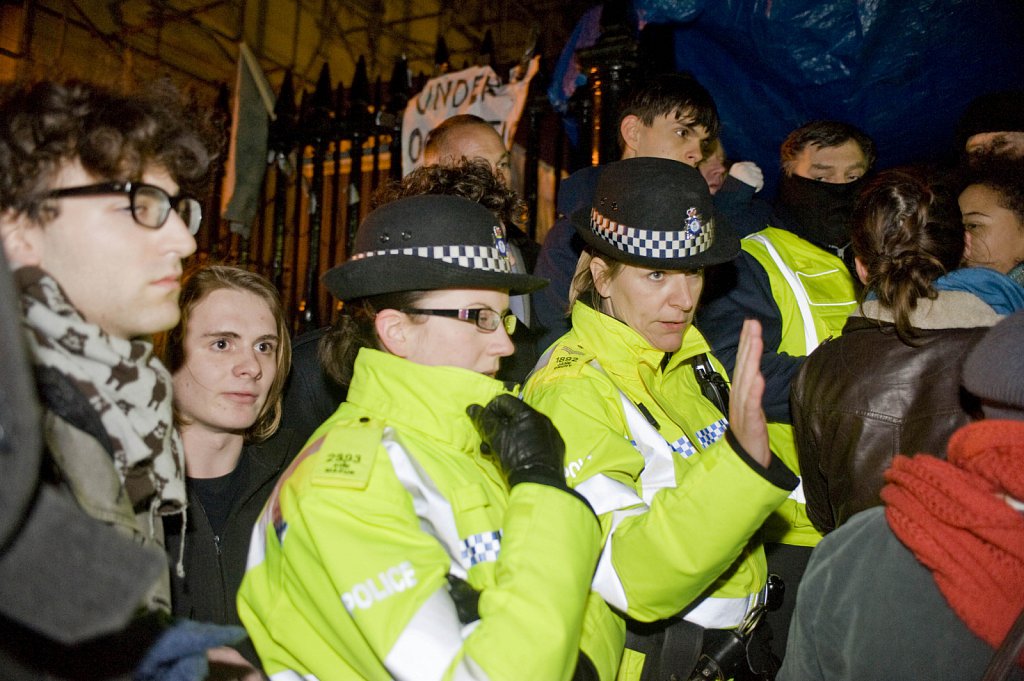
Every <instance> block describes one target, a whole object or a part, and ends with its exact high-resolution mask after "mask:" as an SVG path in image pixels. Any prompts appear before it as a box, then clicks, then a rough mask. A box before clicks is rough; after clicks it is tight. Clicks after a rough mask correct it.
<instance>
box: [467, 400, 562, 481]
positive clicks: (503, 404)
mask: <svg viewBox="0 0 1024 681" xmlns="http://www.w3.org/2000/svg"><path fill="white" fill-rule="evenodd" d="M466 413H467V414H469V418H470V419H472V421H473V426H474V427H475V428H476V430H477V432H478V433H480V438H481V439H482V440H483V446H486V448H487V449H490V450H492V451H494V452H495V453H496V454H497V455H498V461H499V464H500V466H501V469H502V471H503V472H504V473H505V477H506V478H507V479H508V482H509V486H514V485H516V484H517V483H519V482H523V481H524V480H525V479H529V480H530V481H531V482H540V483H541V484H547V485H552V486H554V487H559V488H563V489H564V488H565V487H566V484H565V469H564V457H565V443H564V442H563V441H562V436H561V435H559V434H558V430H557V429H556V428H555V425H554V424H553V423H551V419H549V418H548V417H547V416H545V415H544V414H541V413H540V412H539V411H537V410H536V409H534V408H533V407H531V406H530V405H528V404H526V403H525V402H523V401H522V400H518V399H516V398H515V397H513V396H512V395H508V394H504V395H498V396H497V397H495V398H494V399H493V400H491V401H490V402H489V403H488V404H487V406H486V407H481V406H480V405H479V404H471V405H469V407H468V408H467V409H466ZM483 446H482V448H483Z"/></svg>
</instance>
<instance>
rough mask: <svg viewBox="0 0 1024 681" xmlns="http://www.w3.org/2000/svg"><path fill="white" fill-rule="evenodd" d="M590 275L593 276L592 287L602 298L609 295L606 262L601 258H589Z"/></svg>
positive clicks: (609, 288)
mask: <svg viewBox="0 0 1024 681" xmlns="http://www.w3.org/2000/svg"><path fill="white" fill-rule="evenodd" d="M590 276H591V277H593V278H594V288H595V289H597V293H598V295H600V296H601V297H602V298H609V297H611V283H612V282H611V277H610V276H609V267H608V263H606V262H605V261H604V259H603V258H597V257H595V258H591V260H590Z"/></svg>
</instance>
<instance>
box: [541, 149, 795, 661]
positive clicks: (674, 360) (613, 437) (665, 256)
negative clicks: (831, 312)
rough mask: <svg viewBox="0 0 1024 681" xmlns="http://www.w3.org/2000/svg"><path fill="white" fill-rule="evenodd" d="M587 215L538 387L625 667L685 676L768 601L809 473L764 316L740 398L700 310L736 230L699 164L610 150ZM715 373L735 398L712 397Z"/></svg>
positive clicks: (750, 332) (740, 365) (745, 365)
mask: <svg viewBox="0 0 1024 681" xmlns="http://www.w3.org/2000/svg"><path fill="white" fill-rule="evenodd" d="M574 223H575V226H576V229H577V232H578V233H579V234H580V236H581V237H582V238H583V239H584V241H585V242H586V243H587V249H586V251H585V252H584V254H583V256H582V257H581V259H580V262H579V265H578V267H577V270H576V272H577V274H576V279H575V280H574V284H573V295H574V297H575V300H574V303H573V306H572V330H571V331H570V332H569V333H567V334H566V335H564V336H563V337H562V338H561V339H560V340H559V341H557V342H556V343H555V344H554V345H553V346H552V348H551V349H550V350H549V351H548V353H546V355H545V356H544V357H542V359H541V362H540V363H539V365H538V367H539V368H538V369H537V370H536V371H535V372H534V374H533V375H532V376H531V377H530V379H529V380H528V381H527V384H526V389H525V393H524V397H525V399H526V401H527V402H528V403H530V404H531V405H533V406H535V407H537V408H538V409H540V410H541V411H543V412H544V413H546V414H548V415H549V416H550V417H551V419H552V420H553V421H554V422H555V425H556V426H557V427H558V429H559V431H560V432H561V433H562V435H563V437H564V438H565V441H566V472H567V479H568V481H569V484H570V485H571V486H572V487H573V488H575V489H576V491H578V492H580V493H581V494H582V495H583V496H585V497H586V498H587V500H588V501H590V503H591V505H592V506H593V507H594V510H595V511H596V512H597V513H598V515H599V516H600V518H601V522H602V526H603V527H604V531H605V535H606V537H605V546H604V551H603V552H602V554H601V559H600V562H599V563H598V568H597V573H596V575H595V579H594V587H595V589H597V590H598V591H599V592H600V593H601V595H602V596H604V598H605V600H607V602H608V603H609V604H611V605H612V606H613V607H614V608H615V609H616V610H617V611H618V612H620V613H622V614H623V615H624V617H625V619H626V620H627V622H628V633H627V639H626V641H627V650H626V653H625V656H624V658H623V666H622V669H621V671H620V676H619V678H620V679H626V680H632V679H641V678H642V679H644V680H645V681H646V680H647V679H669V678H682V679H685V678H688V676H689V672H690V670H691V669H692V668H693V666H694V664H695V663H696V661H697V655H698V653H699V652H700V649H701V642H702V639H710V638H712V637H713V633H714V632H712V633H708V632H707V631H705V630H721V629H735V628H736V627H738V626H739V625H740V624H741V623H743V622H744V620H745V618H746V617H747V616H748V614H749V613H751V612H752V611H754V610H755V609H756V608H757V607H758V606H759V605H761V604H762V603H763V600H764V592H765V586H766V578H767V571H766V567H765V558H764V553H763V550H762V548H761V545H760V541H759V539H758V537H757V536H756V534H757V532H758V529H759V528H760V527H761V525H762V523H763V522H764V520H765V518H766V517H767V516H768V515H769V514H770V513H771V512H772V511H773V510H774V509H775V508H776V507H777V506H778V505H779V504H780V503H782V501H783V500H785V499H786V497H787V496H788V495H789V493H790V491H791V490H792V489H793V488H795V487H796V484H797V479H796V477H795V476H794V475H793V473H792V472H790V471H789V470H788V469H787V468H786V466H785V465H784V464H782V463H781V462H779V461H778V460H777V459H775V458H774V457H773V456H772V454H771V452H770V450H769V447H768V435H767V430H766V424H765V419H764V415H763V413H762V411H761V397H762V394H761V393H762V390H763V387H764V382H763V380H762V379H761V376H760V374H759V371H758V360H759V357H760V352H761V342H760V331H759V328H758V326H757V323H756V322H751V323H750V324H749V325H748V328H747V329H745V332H744V336H743V343H742V347H741V350H740V355H739V358H738V361H737V371H736V375H735V376H734V381H733V385H732V395H731V399H730V400H729V404H728V406H727V407H726V406H725V404H724V400H723V399H721V398H722V397H724V395H722V393H724V392H725V388H726V386H725V380H724V378H722V376H721V372H722V368H721V365H720V364H719V363H718V362H717V360H715V359H714V358H713V357H711V356H710V348H709V347H708V344H707V342H706V341H705V340H704V338H703V337H702V336H701V334H700V333H699V332H698V331H697V329H696V328H694V327H693V326H692V325H691V320H692V318H693V314H694V311H695V308H696V306H697V300H698V298H699V296H700V292H701V288H702V286H703V268H704V267H706V266H709V265H712V264H715V263H719V262H723V261H726V260H728V259H730V258H733V257H734V256H735V255H736V252H737V250H738V246H739V245H738V242H737V238H736V237H735V235H733V234H732V233H731V232H730V231H729V230H728V229H725V228H724V227H723V226H722V225H719V224H716V223H715V219H714V215H713V210H712V206H711V199H710V194H709V192H708V187H707V184H706V183H705V182H704V180H703V178H702V177H701V175H700V173H699V172H698V171H697V170H695V169H693V168H690V167H689V166H686V165H684V164H682V163H678V162H676V161H670V160H666V159H658V158H635V159H628V160H623V161H619V162H617V163H613V164H611V165H609V166H607V167H606V169H605V171H604V172H603V173H602V175H601V177H600V179H599V182H598V187H597V192H596V194H595V198H594V201H593V204H592V207H591V208H590V209H589V210H586V211H581V212H579V213H577V215H575V216H574ZM698 374H700V376H698ZM716 379H717V382H716ZM713 388H716V389H717V390H718V392H719V394H720V396H719V397H715V399H709V397H705V394H704V392H703V391H704V390H709V391H710V390H711V389H713ZM709 395H710V392H709ZM725 412H728V414H726V413H725Z"/></svg>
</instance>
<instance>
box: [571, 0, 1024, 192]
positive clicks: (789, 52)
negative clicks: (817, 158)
mask: <svg viewBox="0 0 1024 681" xmlns="http://www.w3.org/2000/svg"><path fill="white" fill-rule="evenodd" d="M634 8H635V12H636V17H637V23H638V25H639V26H643V25H645V24H646V23H659V24H671V25H673V26H675V31H674V43H675V44H674V48H675V56H676V64H675V66H676V68H677V69H678V70H685V71H690V72H691V73H693V74H694V75H695V76H696V77H697V79H698V80H700V81H701V82H702V83H703V84H704V85H705V86H707V87H708V89H709V90H710V91H711V93H712V95H713V96H714V98H715V102H716V103H717V104H718V109H719V113H720V115H721V118H722V122H723V131H722V141H723V143H724V145H725V147H726V150H727V151H728V153H729V157H730V158H732V159H735V160H752V161H755V162H756V163H758V165H760V166H761V168H762V169H764V171H765V176H766V180H767V191H766V193H767V194H769V195H770V194H771V192H772V191H773V189H774V186H775V183H776V181H777V177H778V170H779V168H778V165H779V154H778V149H779V144H780V143H781V142H782V140H783V139H784V138H785V136H786V135H787V134H788V133H789V132H790V131H791V130H793V129H794V128H796V127H798V126H799V125H802V124H803V123H805V122H807V121H810V120H813V119H816V118H832V119H838V120H844V121H847V122H849V123H853V124H854V125H856V126H858V127H860V128H862V129H863V130H864V131H865V132H867V133H868V134H870V135H871V136H872V137H873V138H874V140H875V142H876V145H877V150H878V162H877V165H876V167H877V168H886V167H892V166H896V165H902V164H907V163H915V162H921V161H933V160H940V159H942V158H948V157H951V156H953V155H954V153H955V152H954V146H955V145H954V129H955V125H956V121H957V119H958V118H959V116H960V115H961V114H962V113H963V110H964V108H965V107H966V106H967V104H968V103H969V102H970V100H971V99H973V98H974V97H976V96H977V95H979V94H983V93H985V92H991V91H995V90H1005V89H1020V88H1024V2H1021V1H1020V0H960V1H954V0H867V1H862V2H855V1H853V0H845V1H842V2H829V1H819V0H706V1H701V0H635V2H634ZM588 20H589V21H591V22H593V21H594V17H592V16H590V15H589V14H588V15H587V16H586V17H584V20H583V22H586V21H588ZM583 22H581V23H583ZM582 33H586V32H585V31H582ZM578 46H582V44H580V45H575V46H574V45H571V44H570V45H569V46H567V50H571V49H573V48H574V47H578ZM560 66H561V64H560ZM556 79H560V80H556V81H555V83H553V88H552V90H554V89H555V87H558V86H559V85H563V84H565V83H567V78H566V77H565V73H564V72H560V73H556ZM569 80H571V79H569ZM575 83H577V84H578V83H579V81H578V80H576V81H575ZM566 92H568V89H567V88H564V87H563V90H562V92H561V94H564V93H566ZM559 94H560V93H556V92H552V100H553V101H554V102H555V105H556V106H558V103H559ZM1021 106H1022V107H1024V102H1022V103H1021Z"/></svg>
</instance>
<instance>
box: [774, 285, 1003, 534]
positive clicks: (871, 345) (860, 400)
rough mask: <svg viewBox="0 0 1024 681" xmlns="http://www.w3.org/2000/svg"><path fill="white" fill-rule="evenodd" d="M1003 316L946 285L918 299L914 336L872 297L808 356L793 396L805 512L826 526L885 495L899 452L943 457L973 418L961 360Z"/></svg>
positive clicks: (822, 527)
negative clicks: (905, 334) (886, 477)
mask: <svg viewBox="0 0 1024 681" xmlns="http://www.w3.org/2000/svg"><path fill="white" fill-rule="evenodd" d="M998 320H999V315H997V314H996V313H995V312H994V311H993V310H992V308H990V307H989V306H988V305H986V304H985V303H984V302H982V301H981V300H980V299H979V298H977V297H975V296H974V295H972V294H970V293H966V292H958V291H942V292H940V293H939V296H938V298H937V299H935V300H928V299H925V298H922V299H920V300H919V301H918V307H917V309H916V310H915V312H914V313H913V314H912V315H911V325H912V326H913V327H914V329H915V330H916V335H915V336H914V338H913V339H912V341H911V342H913V343H914V345H908V344H906V343H904V342H903V341H901V340H900V338H899V337H898V336H897V334H896V329H895V326H894V325H893V323H892V316H891V315H890V313H889V312H888V310H886V309H885V308H883V307H882V306H881V305H880V304H879V303H878V302H877V301H868V302H866V303H864V304H863V305H862V306H861V307H860V308H859V309H858V310H857V312H855V313H854V314H853V315H852V316H851V317H850V319H849V320H848V321H847V322H846V325H845V326H844V328H843V334H842V336H840V337H839V338H836V339H832V340H829V341H826V342H825V343H823V344H822V345H821V346H820V347H819V348H818V349H817V350H815V351H814V352H813V353H812V354H811V355H809V356H808V358H807V361H806V362H804V365H803V367H802V368H801V370H800V373H799V374H798V376H797V379H796V381H795V382H794V384H793V391H792V394H791V405H792V413H793V429H794V436H795V439H796V445H797V450H798V457H799V462H800V470H801V472H802V473H803V485H804V493H805V495H806V498H807V515H808V517H809V518H810V520H811V522H812V523H813V524H814V526H815V527H816V528H817V529H818V530H819V531H820V532H822V533H823V534H824V533H827V532H829V531H831V530H834V529H835V528H836V527H838V526H839V525H841V524H842V523H843V522H845V521H846V520H848V519H849V518H850V516H852V515H853V514H855V513H857V512H859V511H863V510H864V509H867V508H870V507H872V506H877V505H879V504H881V500H880V499H879V496H878V495H879V491H880V490H881V488H882V484H883V473H884V472H885V469H887V468H888V467H889V464H890V462H891V461H892V457H893V456H894V455H895V454H901V453H902V454H914V453H919V452H927V453H930V454H934V455H936V456H941V457H944V456H945V449H946V441H947V440H948V439H949V436H950V435H952V434H953V432H954V431H955V430H956V429H957V428H959V427H960V426H962V425H964V424H966V423H967V422H968V421H969V420H970V417H969V415H968V411H969V410H970V409H971V405H970V404H969V403H968V402H967V399H968V398H967V396H966V394H964V393H962V391H961V389H960V368H961V366H962V364H963V360H964V358H965V357H966V355H967V353H968V352H969V351H970V349H971V348H972V347H973V346H974V344H975V343H976V342H977V341H978V340H979V339H980V338H981V337H982V336H983V335H984V333H985V331H986V330H987V328H988V326H990V325H992V324H994V323H995V322H996V321H998Z"/></svg>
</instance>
